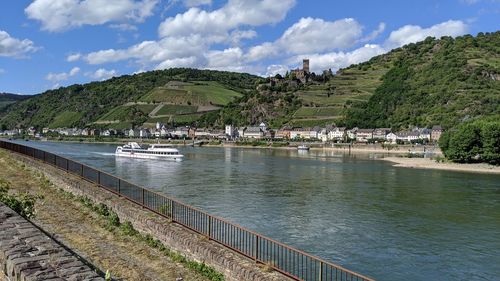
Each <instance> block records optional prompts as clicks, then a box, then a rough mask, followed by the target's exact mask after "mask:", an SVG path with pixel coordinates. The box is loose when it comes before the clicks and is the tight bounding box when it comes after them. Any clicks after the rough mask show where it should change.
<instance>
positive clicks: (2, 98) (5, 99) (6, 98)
mask: <svg viewBox="0 0 500 281" xmlns="http://www.w3.org/2000/svg"><path fill="white" fill-rule="evenodd" d="M30 97H31V96H27V95H16V94H9V93H0V110H2V109H3V108H5V107H7V106H8V105H10V104H13V103H15V102H18V101H21V100H25V99H28V98H30Z"/></svg>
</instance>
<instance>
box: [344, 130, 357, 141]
mask: <svg viewBox="0 0 500 281" xmlns="http://www.w3.org/2000/svg"><path fill="white" fill-rule="evenodd" d="M357 131H358V127H354V128H352V129H350V130H347V132H346V134H347V137H348V138H349V139H352V140H353V139H356V132H357Z"/></svg>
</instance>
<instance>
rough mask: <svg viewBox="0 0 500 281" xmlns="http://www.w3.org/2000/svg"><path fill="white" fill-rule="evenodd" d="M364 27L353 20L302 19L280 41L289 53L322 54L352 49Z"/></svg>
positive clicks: (281, 45)
mask: <svg viewBox="0 0 500 281" xmlns="http://www.w3.org/2000/svg"><path fill="white" fill-rule="evenodd" d="M361 34H362V26H361V24H359V23H358V22H357V21H356V20H354V19H352V18H347V19H341V20H336V21H331V22H329V21H324V20H323V19H317V18H316V19H313V18H302V19H300V20H299V21H298V22H297V23H296V24H294V25H292V26H291V27H290V28H288V29H287V30H286V31H285V33H283V36H281V38H280V39H279V40H278V44H279V45H280V47H283V48H285V49H286V50H287V51H288V52H289V53H293V54H300V53H304V52H321V51H324V50H331V49H343V48H349V47H351V46H352V45H353V44H354V43H355V42H356V41H357V40H358V38H359V37H360V36H361Z"/></svg>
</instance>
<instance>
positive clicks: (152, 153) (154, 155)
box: [115, 142, 184, 161]
mask: <svg viewBox="0 0 500 281" xmlns="http://www.w3.org/2000/svg"><path fill="white" fill-rule="evenodd" d="M115 155H116V156H124V157H131V158H141V159H165V160H175V161H181V160H182V158H183V157H184V155H182V154H180V153H179V150H177V149H176V148H174V147H172V146H171V145H168V144H152V145H150V146H149V147H148V148H142V147H141V146H140V145H139V144H138V143H136V142H129V143H127V144H126V145H124V146H118V147H117V148H116V151H115Z"/></svg>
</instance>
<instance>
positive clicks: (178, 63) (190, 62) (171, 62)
mask: <svg viewBox="0 0 500 281" xmlns="http://www.w3.org/2000/svg"><path fill="white" fill-rule="evenodd" d="M197 61H198V58H197V57H195V56H190V57H182V58H173V59H166V60H164V61H162V62H161V63H159V64H158V65H157V66H156V67H155V69H157V70H159V69H167V68H172V67H195V66H197V65H198V63H197Z"/></svg>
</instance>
